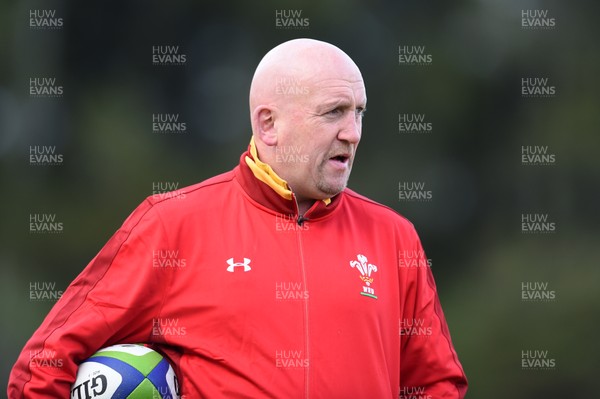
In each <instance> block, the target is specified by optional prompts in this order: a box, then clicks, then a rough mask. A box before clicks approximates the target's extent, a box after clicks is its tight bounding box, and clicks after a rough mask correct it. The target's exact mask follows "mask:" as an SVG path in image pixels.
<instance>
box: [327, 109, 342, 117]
mask: <svg viewBox="0 0 600 399" xmlns="http://www.w3.org/2000/svg"><path fill="white" fill-rule="evenodd" d="M341 113H342V110H341V108H334V109H332V110H331V111H327V112H326V113H325V115H330V116H337V115H340V114H341Z"/></svg>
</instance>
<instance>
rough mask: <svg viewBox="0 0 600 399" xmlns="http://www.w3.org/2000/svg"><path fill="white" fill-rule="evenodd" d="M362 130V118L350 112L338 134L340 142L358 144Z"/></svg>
mask: <svg viewBox="0 0 600 399" xmlns="http://www.w3.org/2000/svg"><path fill="white" fill-rule="evenodd" d="M361 130H362V116H361V115H357V114H356V113H354V112H348V115H347V116H346V117H345V118H344V121H343V125H342V126H341V129H340V131H339V133H338V140H340V141H347V142H349V143H350V144H357V143H358V142H359V141H360V136H361Z"/></svg>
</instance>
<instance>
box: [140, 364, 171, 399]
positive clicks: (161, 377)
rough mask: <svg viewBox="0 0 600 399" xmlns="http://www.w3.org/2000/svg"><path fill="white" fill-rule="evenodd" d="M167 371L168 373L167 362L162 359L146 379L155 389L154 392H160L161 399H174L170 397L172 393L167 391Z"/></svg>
mask: <svg viewBox="0 0 600 399" xmlns="http://www.w3.org/2000/svg"><path fill="white" fill-rule="evenodd" d="M167 371H169V362H168V361H167V360H166V359H162V360H161V361H160V363H158V364H157V365H156V367H154V369H153V370H152V371H151V372H150V374H148V376H147V377H146V378H148V379H149V380H150V382H151V383H152V384H153V385H154V386H155V387H156V390H157V391H158V392H160V395H161V397H162V399H174V398H173V396H172V395H171V394H172V392H171V390H170V389H169V384H168V383H167V378H166V377H167Z"/></svg>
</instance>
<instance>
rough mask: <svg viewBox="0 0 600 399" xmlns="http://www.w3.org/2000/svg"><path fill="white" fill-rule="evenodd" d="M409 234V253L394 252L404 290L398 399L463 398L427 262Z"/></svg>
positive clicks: (463, 389) (458, 370)
mask: <svg viewBox="0 0 600 399" xmlns="http://www.w3.org/2000/svg"><path fill="white" fill-rule="evenodd" d="M413 235H414V236H413V239H412V240H410V241H411V245H410V247H411V249H409V251H411V252H410V253H409V255H407V254H406V252H402V251H400V252H399V257H400V258H399V269H400V281H401V287H404V292H405V296H404V306H403V307H402V308H401V309H403V314H402V315H401V316H400V317H401V319H400V335H401V337H400V338H401V342H400V345H401V349H400V350H401V357H400V359H401V363H400V364H401V366H400V398H410V397H416V396H419V397H428V398H432V399H438V398H452V399H455V398H463V397H464V396H465V394H466V392H467V379H466V376H465V373H464V371H463V368H462V366H461V364H460V362H459V360H458V356H457V354H456V351H455V350H454V346H453V345H452V341H451V339H450V332H449V330H448V325H447V324H446V319H445V317H444V313H443V312H442V307H441V305H440V301H439V298H438V295H437V290H436V285H435V281H434V279H433V274H432V272H431V264H430V263H429V260H428V259H427V257H426V256H425V253H424V251H423V248H422V246H421V243H420V241H419V238H418V236H417V234H416V232H414V230H413ZM403 254H404V255H403ZM403 257H404V259H403Z"/></svg>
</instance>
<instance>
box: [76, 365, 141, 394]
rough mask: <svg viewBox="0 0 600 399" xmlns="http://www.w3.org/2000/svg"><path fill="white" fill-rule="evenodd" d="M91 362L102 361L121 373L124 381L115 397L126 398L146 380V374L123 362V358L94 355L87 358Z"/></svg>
mask: <svg viewBox="0 0 600 399" xmlns="http://www.w3.org/2000/svg"><path fill="white" fill-rule="evenodd" d="M87 361H91V362H96V363H101V364H104V365H105V366H108V367H110V368H111V369H113V370H115V371H116V372H117V373H119V374H121V377H123V381H122V382H121V385H119V388H118V389H117V390H116V391H115V393H114V394H113V398H126V397H127V395H129V394H130V393H131V392H133V390H134V389H136V388H137V386H138V385H140V383H141V382H142V381H144V375H143V374H142V373H140V372H139V371H138V370H137V369H136V368H135V367H133V366H131V365H129V364H127V363H125V362H123V361H122V360H119V359H115V358H112V357H106V356H94V357H93V358H91V359H89V360H87Z"/></svg>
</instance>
